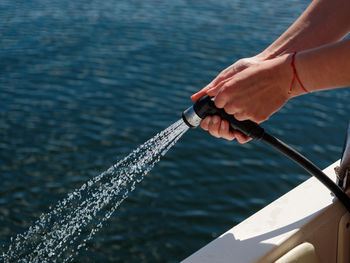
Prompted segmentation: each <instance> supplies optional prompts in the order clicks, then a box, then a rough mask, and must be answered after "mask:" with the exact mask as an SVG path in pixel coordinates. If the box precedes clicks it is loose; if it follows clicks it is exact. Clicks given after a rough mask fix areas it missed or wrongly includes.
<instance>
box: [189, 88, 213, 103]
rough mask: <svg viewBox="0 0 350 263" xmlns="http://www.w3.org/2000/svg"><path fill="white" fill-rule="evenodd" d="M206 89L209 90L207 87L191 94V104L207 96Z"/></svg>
mask: <svg viewBox="0 0 350 263" xmlns="http://www.w3.org/2000/svg"><path fill="white" fill-rule="evenodd" d="M208 89H209V88H208V87H205V88H203V89H201V90H200V91H198V92H197V93H195V94H193V95H192V96H191V100H192V101H193V102H197V101H198V100H199V99H200V98H202V97H203V96H205V95H207V90H208Z"/></svg>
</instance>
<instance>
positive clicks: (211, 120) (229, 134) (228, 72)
mask: <svg viewBox="0 0 350 263" xmlns="http://www.w3.org/2000/svg"><path fill="white" fill-rule="evenodd" d="M263 60H264V58H262V57H260V56H255V57H251V58H243V59H240V60H238V61H237V62H235V63H234V64H232V65H231V66H229V67H228V68H226V69H225V70H223V71H222V72H221V73H220V74H219V75H218V76H217V77H216V78H215V79H214V80H213V81H212V82H210V83H209V84H208V85H207V86H206V87H204V88H203V89H202V90H200V91H199V92H197V93H195V94H193V95H192V96H191V99H192V100H193V101H194V102H196V101H198V100H199V99H200V98H201V97H203V96H205V95H207V91H208V90H209V89H212V88H215V87H217V86H218V85H219V84H221V83H224V82H225V81H226V80H228V79H230V78H232V77H233V76H234V75H235V74H237V73H239V72H241V71H242V70H244V69H246V68H248V67H250V66H252V65H255V64H257V63H259V62H261V61H263ZM201 127H202V129H204V130H206V131H209V133H210V134H211V135H213V136H215V137H217V138H220V137H222V138H224V139H227V140H233V139H235V138H236V139H237V140H238V142H240V143H245V142H248V141H250V140H251V138H249V137H247V136H245V135H243V134H242V133H240V132H237V131H231V130H230V128H229V123H228V122H227V121H226V120H221V119H220V117H219V116H208V117H206V118H205V119H204V120H203V121H202V122H201Z"/></svg>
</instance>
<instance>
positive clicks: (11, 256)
mask: <svg viewBox="0 0 350 263" xmlns="http://www.w3.org/2000/svg"><path fill="white" fill-rule="evenodd" d="M187 130H188V127H187V125H186V124H184V123H183V121H182V120H179V121H177V122H176V123H174V124H173V125H171V126H169V127H168V128H167V129H165V130H164V131H162V132H160V133H158V134H157V135H156V136H154V137H153V138H152V139H150V140H148V141H147V142H145V143H144V144H143V145H141V146H140V147H138V148H137V149H136V150H134V151H133V152H132V153H130V154H129V155H128V156H127V157H125V158H124V159H123V160H121V161H119V162H118V163H117V164H115V165H113V166H112V167H110V168H109V169H108V170H107V171H105V172H103V173H101V174H100V175H98V176H96V177H95V178H93V179H91V180H90V181H88V182H87V183H86V184H83V185H82V186H81V187H80V189H77V190H75V191H74V192H73V193H70V194H69V195H68V197H67V198H66V199H64V200H63V201H60V202H59V203H58V204H57V206H56V207H55V208H53V209H52V210H51V211H50V212H49V213H47V214H43V215H41V216H40V218H39V219H38V221H37V222H35V224H34V225H33V226H31V227H30V228H29V229H28V231H27V232H25V233H24V234H20V235H18V236H17V237H16V238H14V239H12V240H11V245H10V246H9V248H8V251H7V252H6V253H4V254H3V255H2V256H1V257H2V261H5V262H14V261H16V262H55V261H56V260H59V261H63V262H69V261H71V260H73V258H74V256H76V255H77V254H78V252H79V250H81V249H82V248H84V247H85V245H86V242H87V241H88V240H90V239H91V238H92V237H93V235H94V234H95V233H96V232H97V231H98V230H99V229H101V227H102V226H103V223H104V222H105V221H106V220H107V219H109V218H110V217H111V215H112V214H113V212H114V211H115V210H116V209H117V208H118V206H119V205H120V204H121V203H122V202H123V200H125V198H127V196H128V193H129V192H130V191H133V190H134V189H135V184H136V183H137V182H140V181H141V180H142V179H143V177H144V176H145V175H146V174H147V173H148V172H149V171H150V170H151V169H152V168H153V167H154V165H155V164H156V163H157V162H158V161H159V160H160V158H161V156H163V155H165V154H166V153H167V151H168V150H169V149H170V148H171V147H172V146H173V145H174V144H175V143H176V142H177V141H178V140H179V139H180V137H181V136H182V135H183V134H184V133H185V132H186V131H187Z"/></svg>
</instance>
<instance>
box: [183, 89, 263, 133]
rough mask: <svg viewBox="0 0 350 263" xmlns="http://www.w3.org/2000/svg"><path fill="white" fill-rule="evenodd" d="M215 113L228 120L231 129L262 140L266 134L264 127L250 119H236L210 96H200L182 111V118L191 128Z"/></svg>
mask: <svg viewBox="0 0 350 263" xmlns="http://www.w3.org/2000/svg"><path fill="white" fill-rule="evenodd" d="M213 115H218V116H220V118H221V119H224V120H227V121H228V122H229V124H230V128H231V129H233V130H237V131H239V132H241V133H243V134H244V135H246V136H248V137H251V138H253V139H255V140H261V139H262V137H263V136H264V133H265V131H264V129H263V128H262V127H261V126H259V125H258V124H257V123H255V122H252V121H249V120H246V121H238V120H236V118H235V117H234V116H233V115H229V114H227V113H226V112H225V110H224V109H218V108H217V107H216V106H215V104H214V101H213V100H212V98H211V97H209V96H204V97H202V98H200V99H199V100H198V101H197V102H196V103H195V104H193V106H192V107H190V108H188V109H187V110H185V111H184V112H183V113H182V118H183V120H184V122H185V123H186V124H187V125H188V126H189V127H190V128H195V127H197V126H198V125H199V124H200V122H201V120H203V119H204V118H205V117H207V116H213Z"/></svg>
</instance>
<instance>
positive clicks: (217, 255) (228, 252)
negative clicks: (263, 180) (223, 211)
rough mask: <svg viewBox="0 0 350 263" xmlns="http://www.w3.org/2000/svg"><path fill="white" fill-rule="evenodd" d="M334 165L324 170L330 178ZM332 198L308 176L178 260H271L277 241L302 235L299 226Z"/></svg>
mask: <svg viewBox="0 0 350 263" xmlns="http://www.w3.org/2000/svg"><path fill="white" fill-rule="evenodd" d="M336 165H339V162H336V163H334V164H333V165H331V166H330V167H328V168H326V169H325V170H324V172H325V173H326V174H327V175H328V176H329V177H330V178H331V179H332V180H335V173H334V167H335V166H336ZM333 202H334V196H333V195H332V194H331V193H330V191H329V190H328V189H327V188H326V187H325V186H323V185H322V184H321V183H320V182H319V181H318V180H317V179H316V178H314V177H312V178H310V179H308V180H307V181H305V182H304V183H302V184H300V185H299V186H297V187H296V188H294V189H293V190H291V191H290V192H288V193H287V194H285V195H283V196H282V197H280V198H279V199H277V200H276V201H274V202H272V203H271V204H269V205H268V206H266V207H264V208H263V209H261V210H260V211H258V212H257V213H255V214H254V215H252V216H251V217H249V218H248V219H246V220H245V221H243V222H242V223H240V224H238V225H237V226H235V227H233V228H232V229H230V230H229V231H227V232H226V233H224V234H222V235H221V236H220V237H218V238H217V239H215V240H214V241H212V242H211V243H209V244H208V245H206V246H205V247H203V248H202V249H200V250H199V251H197V252H195V253H194V254H193V255H191V256H190V257H188V258H186V259H185V260H183V261H182V263H209V262H210V263H212V262H215V263H228V262H230V263H232V262H239V263H249V262H274V261H275V260H276V257H277V258H278V257H279V256H277V254H276V253H275V252H274V250H276V248H277V247H279V246H280V245H281V244H284V246H288V245H286V241H287V240H288V239H291V238H294V237H295V238H297V237H298V236H300V235H302V232H303V228H302V226H304V225H305V224H307V223H308V222H310V221H312V220H313V219H315V218H316V217H317V216H318V215H319V214H320V213H322V211H324V210H325V209H326V208H327V207H330V205H331V204H332V203H333ZM339 207H340V206H339ZM340 208H341V209H342V207H340ZM338 210H339V209H338ZM344 211H345V209H344V210H341V212H343V213H345V212H344ZM316 231H317V229H316ZM332 231H334V229H332ZM313 235H315V233H314V234H313ZM298 242H299V241H298ZM335 243H336V242H335ZM291 248H292V247H290V248H284V250H286V249H287V250H288V249H291ZM335 250H336V249H335Z"/></svg>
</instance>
